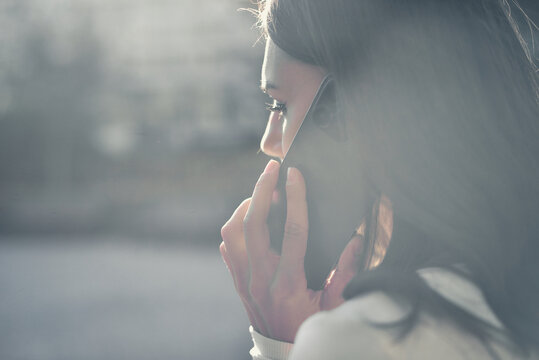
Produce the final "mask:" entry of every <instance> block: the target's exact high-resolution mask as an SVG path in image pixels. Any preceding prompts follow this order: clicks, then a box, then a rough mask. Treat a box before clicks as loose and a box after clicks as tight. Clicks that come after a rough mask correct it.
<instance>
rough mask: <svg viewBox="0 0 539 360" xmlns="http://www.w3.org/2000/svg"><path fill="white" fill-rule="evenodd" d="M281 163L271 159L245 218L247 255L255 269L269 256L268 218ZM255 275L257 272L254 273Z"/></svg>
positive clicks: (244, 229)
mask: <svg viewBox="0 0 539 360" xmlns="http://www.w3.org/2000/svg"><path fill="white" fill-rule="evenodd" d="M278 175H279V163H278V162H277V161H275V160H271V161H270V162H269V163H268V165H267V166H266V168H265V169H264V172H263V173H262V175H261V176H260V178H259V179H258V182H257V183H256V186H255V189H254V192H253V197H252V199H251V203H250V205H249V209H248V210H247V213H246V215H245V218H244V220H243V232H244V236H245V243H246V246H247V255H248V258H249V262H250V263H251V264H253V265H255V266H252V269H253V271H255V270H256V269H259V268H260V263H261V262H263V261H264V259H265V258H267V254H268V252H269V248H270V237H269V231H268V225H267V223H266V220H267V218H268V213H269V210H270V206H271V198H272V194H273V190H274V189H275V186H276V185H277V179H278ZM253 275H255V274H253Z"/></svg>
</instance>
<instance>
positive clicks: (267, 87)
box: [260, 81, 277, 93]
mask: <svg viewBox="0 0 539 360" xmlns="http://www.w3.org/2000/svg"><path fill="white" fill-rule="evenodd" d="M272 89H273V90H275V89H277V86H276V85H275V84H273V83H271V82H268V81H265V82H263V81H261V82H260V90H262V92H264V93H267V92H268V90H272Z"/></svg>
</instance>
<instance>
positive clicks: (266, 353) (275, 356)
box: [249, 326, 294, 360]
mask: <svg viewBox="0 0 539 360" xmlns="http://www.w3.org/2000/svg"><path fill="white" fill-rule="evenodd" d="M249 332H250V333H251V338H252V339H253V345H254V346H253V348H252V349H251V351H249V354H251V356H252V357H253V360H286V359H288V353H290V350H292V346H293V345H294V344H292V343H288V342H284V341H278V340H274V339H270V338H268V337H265V336H264V335H262V334H260V333H259V332H257V331H256V330H255V329H254V328H253V327H252V326H249Z"/></svg>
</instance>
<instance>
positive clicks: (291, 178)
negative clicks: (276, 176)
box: [286, 167, 298, 185]
mask: <svg viewBox="0 0 539 360" xmlns="http://www.w3.org/2000/svg"><path fill="white" fill-rule="evenodd" d="M297 181H298V169H296V168H293V167H289V168H288V170H287V172H286V185H293V184H295V183H296V182H297Z"/></svg>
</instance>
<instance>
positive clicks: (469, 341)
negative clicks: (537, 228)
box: [290, 269, 514, 360]
mask: <svg viewBox="0 0 539 360" xmlns="http://www.w3.org/2000/svg"><path fill="white" fill-rule="evenodd" d="M419 274H420V276H421V277H422V278H423V279H425V281H426V283H427V284H428V285H429V286H430V287H431V288H433V290H435V291H437V292H439V293H440V295H442V296H444V297H446V298H447V299H448V300H449V301H451V302H453V303H455V304H456V305H458V306H460V307H462V308H463V310H465V311H468V312H469V313H470V314H471V315H473V316H476V317H479V318H482V319H483V320H485V321H487V322H491V324H492V325H494V326H497V325H500V324H499V322H498V321H497V319H496V318H495V316H494V315H493V314H492V311H491V310H490V308H489V307H488V305H486V302H485V301H484V299H483V297H482V295H481V292H480V291H479V290H478V288H477V287H475V286H474V285H473V284H471V283H469V282H467V280H464V279H463V278H460V277H459V276H457V275H454V274H450V273H449V272H448V271H446V270H441V269H433V270H430V269H425V270H423V271H421V272H420V273H419ZM410 310H411V307H410V306H409V305H408V304H407V303H406V302H405V301H404V300H402V299H398V298H396V297H391V296H389V295H387V294H385V293H382V292H372V293H369V294H367V295H364V296H361V297H358V298H354V299H352V300H349V301H347V302H345V303H344V304H343V305H341V306H339V307H338V308H336V309H334V310H332V311H327V312H320V313H317V314H316V315H314V316H312V317H310V318H309V319H307V320H306V321H305V322H304V323H303V324H302V326H301V327H300V329H299V331H298V334H297V336H296V339H295V344H294V348H293V349H292V353H291V356H290V359H292V360H294V359H313V360H316V359H343V360H346V359H357V358H358V355H361V356H362V357H363V358H367V359H401V358H414V359H429V358H438V359H456V358H474V359H490V358H491V356H490V354H489V353H488V351H487V349H486V347H485V346H484V344H483V343H481V342H480V341H479V340H478V339H475V338H474V337H471V336H469V335H468V334H466V333H464V332H463V331H461V329H460V328H458V326H457V325H455V324H454V323H453V322H452V321H450V320H444V319H440V318H436V317H434V316H431V315H429V314H428V313H424V312H420V313H419V317H418V321H417V323H416V326H415V327H414V328H413V330H412V331H411V332H410V333H409V334H408V335H407V336H406V337H405V338H403V339H401V340H399V341H396V337H395V335H396V334H395V333H394V332H392V331H391V330H389V329H391V327H389V328H388V327H385V328H384V327H381V326H377V324H378V325H383V324H392V323H395V322H397V321H399V320H401V319H403V318H404V317H405V316H407V315H408V314H409V312H410ZM492 345H493V349H495V350H496V352H497V353H498V354H499V355H500V358H501V359H506V358H514V357H511V356H510V354H509V353H508V352H507V351H506V349H504V348H500V347H499V346H497V345H495V344H492Z"/></svg>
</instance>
